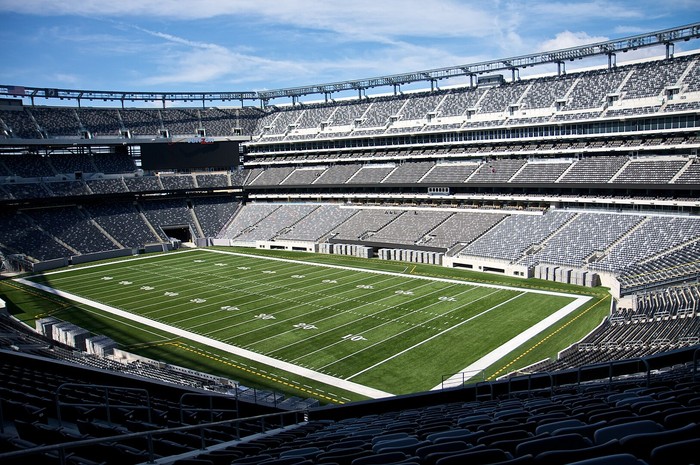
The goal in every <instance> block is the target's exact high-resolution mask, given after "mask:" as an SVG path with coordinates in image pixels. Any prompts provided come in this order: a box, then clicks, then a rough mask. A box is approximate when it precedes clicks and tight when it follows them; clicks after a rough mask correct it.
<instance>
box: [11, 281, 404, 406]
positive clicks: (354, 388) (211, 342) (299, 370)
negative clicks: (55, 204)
mask: <svg viewBox="0 0 700 465" xmlns="http://www.w3.org/2000/svg"><path fill="white" fill-rule="evenodd" d="M14 281H17V282H18V283H21V284H24V285H25V286H29V287H33V288H35V289H39V290H42V291H44V292H48V293H49V294H54V295H57V296H59V297H63V298H66V299H69V300H72V301H74V302H78V303H81V304H84V305H88V306H90V307H93V308H96V309H98V310H102V311H104V312H107V313H111V314H113V315H117V316H120V317H122V318H126V319H128V320H131V321H134V322H136V323H140V324H142V325H146V326H149V327H152V328H156V329H160V330H162V331H166V332H168V333H171V334H175V335H176V336H180V337H184V338H186V339H190V340H192V341H195V342H198V343H200V344H204V345H207V346H209V347H213V348H215V349H219V350H223V351H225V352H228V353H232V354H235V355H238V356H240V357H244V358H247V359H249V360H253V361H256V362H258V363H263V364H265V365H269V366H272V367H275V368H278V369H280V370H284V371H288V372H290V373H295V374H297V375H299V376H303V377H305V378H309V379H313V380H314V381H318V382H320V383H325V384H328V385H330V386H335V387H337V388H339V389H345V390H346V391H350V392H354V393H356V394H361V395H364V396H367V397H369V398H372V399H378V398H381V397H391V396H393V394H390V393H388V392H384V391H380V390H378V389H373V388H371V387H368V386H363V385H361V384H357V383H353V382H352V381H346V380H343V379H340V378H336V377H333V376H329V375H326V374H323V373H318V372H316V371H313V370H309V369H307V368H303V367H300V366H297V365H293V364H291V363H287V362H283V361H281V360H276V359H274V358H271V357H267V356H265V355H262V354H257V353H255V352H251V351H249V350H245V349H241V348H239V347H235V346H232V345H230V344H226V343H224V342H221V341H217V340H216V339H212V338H209V337H206V336H201V335H199V334H195V333H192V332H190V331H186V330H184V329H180V328H175V327H173V326H170V325H167V324H165V323H161V322H159V321H153V320H150V319H148V318H144V317H142V316H140V315H135V314H133V313H130V312H127V311H124V310H120V309H118V308H114V307H111V306H109V305H105V304H102V303H99V302H95V301H92V300H90V299H86V298H83V297H80V296H77V295H75V294H71V293H69V292H64V291H61V290H58V289H54V288H52V287H49V286H44V285H43V284H39V283H35V282H33V281H29V280H28V279H24V278H17V279H15V280H14Z"/></svg>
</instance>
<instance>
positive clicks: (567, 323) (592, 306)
mask: <svg viewBox="0 0 700 465" xmlns="http://www.w3.org/2000/svg"><path fill="white" fill-rule="evenodd" d="M608 298H610V296H609V295H607V296H604V297H602V298H601V299H600V300H599V301H598V302H596V303H594V304H593V305H591V306H590V307H588V308H587V309H585V310H584V311H582V312H581V313H579V314H578V315H576V316H575V317H573V318H572V319H571V320H569V321H568V322H566V323H565V324H563V325H561V326H560V327H559V328H557V329H555V330H554V331H552V332H551V333H549V334H548V335H546V336H545V337H543V338H542V339H540V340H539V341H538V342H537V343H536V344H535V345H533V346H532V347H530V348H529V349H527V350H526V351H525V352H523V353H522V354H520V355H519V356H517V357H516V358H514V359H513V360H511V361H510V362H509V363H508V364H506V365H504V366H503V367H501V368H500V369H499V370H497V371H496V372H494V373H493V374H492V375H491V376H489V377H488V378H486V380H487V381H491V380H492V379H494V378H495V377H496V375H498V374H499V373H501V372H503V371H505V370H507V369H508V368H509V367H510V366H512V365H513V364H514V363H515V362H517V361H518V360H520V359H521V358H523V357H524V356H526V355H527V354H529V353H530V352H532V351H533V350H535V349H536V348H537V347H538V346H540V345H541V344H543V343H544V342H545V341H547V339H549V338H551V337H552V336H554V335H555V334H557V333H558V332H559V331H561V330H562V329H564V328H566V327H567V326H569V325H570V324H571V323H573V322H574V321H576V320H577V319H579V318H580V317H582V316H583V315H585V314H586V313H587V312H588V311H589V310H591V309H592V308H594V307H596V306H597V305H598V304H599V303H601V302H602V301H604V300H606V299H608Z"/></svg>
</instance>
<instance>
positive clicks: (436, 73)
mask: <svg viewBox="0 0 700 465" xmlns="http://www.w3.org/2000/svg"><path fill="white" fill-rule="evenodd" d="M698 38H700V22H698V23H693V24H689V25H686V26H680V27H675V28H671V29H664V30H661V31H656V32H650V33H646V34H640V35H635V36H629V37H625V38H621V39H614V40H609V41H605V42H598V43H594V44H589V45H583V46H578V47H571V48H566V49H561V50H555V51H550V52H541V53H535V54H531V55H522V56H517V57H512V58H506V59H498V60H492V61H484V62H480V63H472V64H467V65H459V66H450V67H446V68H436V69H431V70H423V71H413V72H409V73H403V74H395V75H391V76H380V77H373V78H365V79H357V80H351V81H341V82H335V83H328V84H317V85H311V86H302V87H290V88H285V89H273V90H265V91H243V92H123V91H95V90H71V89H55V88H38V87H23V86H12V85H0V96H10V97H23V98H29V99H31V101H32V104H34V99H35V98H45V99H60V100H76V101H77V102H78V106H80V102H81V101H82V100H88V101H97V100H103V101H119V102H121V105H122V107H123V106H124V102H129V101H144V102H151V101H152V102H162V103H163V106H164V107H165V102H168V101H182V102H189V101H192V102H202V106H203V107H205V106H206V102H226V101H241V103H242V104H243V102H245V101H256V100H257V101H260V103H261V105H266V104H267V103H268V102H269V101H270V100H272V99H276V98H291V99H292V103H297V101H298V98H299V97H302V96H305V95H313V94H317V95H325V98H326V100H328V98H329V96H330V95H332V94H334V93H336V92H344V91H351V90H356V91H357V92H358V96H359V97H360V98H361V97H362V93H363V91H365V90H366V89H370V88H376V87H389V86H393V87H394V92H395V93H396V91H397V89H398V87H399V86H401V85H404V84H410V83H415V82H429V83H430V86H431V89H434V87H435V84H436V83H437V81H440V80H444V79H450V78H455V77H460V76H469V78H470V82H471V83H472V85H473V78H474V77H475V76H478V75H482V74H487V73H498V72H503V71H510V72H511V73H512V77H513V79H514V80H515V78H516V76H517V74H518V73H519V70H520V69H523V68H527V67H532V66H538V65H544V64H551V63H555V64H557V67H558V71H559V73H560V74H561V73H562V72H564V71H565V63H566V62H567V61H574V60H580V59H583V58H589V57H594V56H602V55H607V57H608V67H609V68H613V67H615V66H616V54H617V53H620V52H622V53H624V52H627V51H628V50H636V49H639V48H645V47H654V46H659V45H665V46H666V57H667V58H670V57H672V56H673V53H674V44H675V43H676V42H680V41H688V40H691V39H698Z"/></svg>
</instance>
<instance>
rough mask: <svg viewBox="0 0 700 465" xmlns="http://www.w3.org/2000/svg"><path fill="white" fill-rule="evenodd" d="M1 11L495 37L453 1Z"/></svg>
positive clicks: (15, 4) (486, 15)
mask: <svg viewBox="0 0 700 465" xmlns="http://www.w3.org/2000/svg"><path fill="white" fill-rule="evenodd" d="M0 11H6V12H15V13H24V14H33V15H45V16H49V15H51V16H53V15H82V16H88V17H93V18H95V17H97V18H108V17H125V16H126V17H144V18H167V19H175V20H193V19H204V18H213V17H217V16H232V15H236V16H245V17H246V19H247V20H248V21H251V22H267V23H269V22H273V23H276V24H285V25H290V26H295V27H302V28H310V29H315V30H329V31H335V32H337V33H340V34H347V35H352V36H355V37H377V36H379V37H384V36H392V37H397V36H404V35H406V36H420V37H433V36H443V37H482V36H486V35H492V34H494V32H495V31H494V27H495V22H494V11H489V10H487V9H485V8H483V7H476V6H474V5H470V4H465V3H464V2H460V1H458V0H434V1H432V2H430V3H426V2H423V1H421V0H385V1H376V0H354V1H352V2H347V1H338V0H327V1H323V2H321V1H317V0H284V1H260V0H199V1H196V2H192V1H190V0H170V1H168V2H162V1H160V0H120V1H114V2H104V1H102V0H81V1H80V2H75V1H73V0H22V1H17V0H0Z"/></svg>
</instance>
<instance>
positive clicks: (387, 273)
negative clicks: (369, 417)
mask: <svg viewBox="0 0 700 465" xmlns="http://www.w3.org/2000/svg"><path fill="white" fill-rule="evenodd" d="M200 250H202V251H203V252H210V253H219V254H223V255H236V256H238V257H246V258H258V259H261V260H272V261H278V262H288V263H297V264H299V263H303V264H305V265H310V266H321V267H325V268H335V269H339V270H349V271H360V272H362V273H373V274H381V275H385V276H397V277H400V278H409V279H422V280H424V281H437V282H442V283H449V284H462V285H467V286H476V287H488V288H491V289H504V290H507V291H516V292H527V293H530V294H542V295H552V296H557V297H570V298H572V299H576V298H579V297H581V296H580V295H577V294H567V293H565V292H555V291H544V290H542V289H529V288H525V287H514V286H502V285H500V284H489V283H475V282H472V281H468V280H459V279H450V278H440V277H437V276H423V275H415V274H407V273H397V272H395V271H382V270H369V269H366V268H354V267H351V266H342V265H331V264H329V263H315V262H305V261H301V260H292V259H290V258H279V257H268V256H265V255H249V254H245V253H240V252H226V251H225V250H211V249H200ZM47 274H48V273H47ZM588 299H590V297H588Z"/></svg>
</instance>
